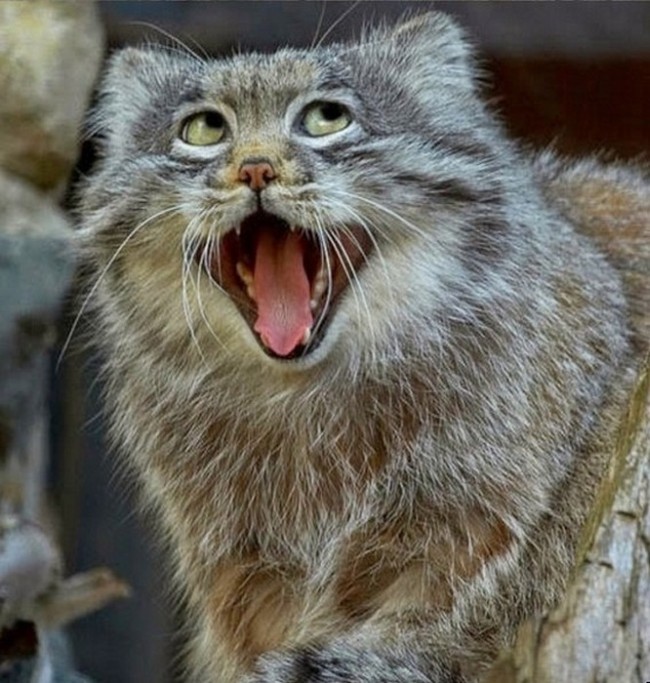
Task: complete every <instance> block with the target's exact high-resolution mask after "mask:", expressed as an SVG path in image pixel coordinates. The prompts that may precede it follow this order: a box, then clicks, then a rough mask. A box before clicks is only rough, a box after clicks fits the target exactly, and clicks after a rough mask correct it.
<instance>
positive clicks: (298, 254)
mask: <svg viewBox="0 0 650 683" xmlns="http://www.w3.org/2000/svg"><path fill="white" fill-rule="evenodd" d="M371 250H372V237H371V236H370V235H369V234H368V233H367V231H366V230H365V229H363V228H361V227H359V226H355V225H346V226H344V227H341V228H337V229H334V230H332V229H328V230H317V229H315V228H313V227H309V226H297V225H290V224H289V223H287V222H286V221H285V220H284V219H282V218H280V217H278V216H275V215H274V214H271V213H268V212H266V211H263V210H258V211H255V212H254V213H252V214H250V215H249V216H248V217H246V218H245V219H244V220H243V221H242V222H241V223H240V224H239V225H238V226H236V227H233V228H232V229H231V230H229V231H228V232H226V233H225V234H224V235H223V236H222V237H221V239H220V240H219V241H214V240H208V241H206V242H204V243H203V244H202V245H200V246H199V248H198V249H197V251H196V254H195V259H196V261H197V263H198V264H199V266H200V267H202V268H203V269H204V270H205V271H206V272H207V274H208V275H209V277H210V279H211V281H212V282H213V283H214V284H215V286H217V287H219V288H220V289H221V290H222V291H223V292H225V293H226V294H227V295H228V296H229V297H230V299H231V300H232V301H233V302H234V304H235V305H236V307H237V309H238V310H239V312H240V314H241V316H242V317H243V318H244V320H245V321H246V322H247V323H248V325H249V326H250V328H251V330H252V331H253V334H254V335H255V338H256V339H257V341H258V343H259V344H260V347H261V348H262V350H263V351H264V352H265V353H266V354H267V355H268V356H270V357H272V358H276V359H279V360H283V361H288V360H294V359H297V358H304V357H305V356H307V355H309V354H310V353H312V352H313V351H314V350H315V349H316V348H317V347H318V346H319V345H320V343H321V342H322V340H323V338H324V336H325V335H326V334H327V329H328V327H329V324H330V321H331V320H332V317H333V315H334V312H335V310H336V307H337V305H338V302H339V301H340V299H341V298H342V297H343V296H344V294H345V292H346V290H347V289H348V287H350V284H351V282H353V281H354V280H355V279H356V277H357V273H358V271H359V269H360V268H362V267H363V265H364V264H365V262H366V261H367V259H368V257H369V254H370V252H371ZM353 286H358V284H353Z"/></svg>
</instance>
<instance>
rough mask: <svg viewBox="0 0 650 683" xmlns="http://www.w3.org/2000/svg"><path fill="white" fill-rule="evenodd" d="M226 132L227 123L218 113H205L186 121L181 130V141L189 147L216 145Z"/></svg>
mask: <svg viewBox="0 0 650 683" xmlns="http://www.w3.org/2000/svg"><path fill="white" fill-rule="evenodd" d="M225 132H226V122H225V121H224V119H223V116H221V114H219V113H218V112H216V111H204V112H201V113H199V114H193V115H192V116H189V117H188V118H187V119H185V123H184V124H183V128H182V129H181V140H182V141H183V142H186V143H187V144H188V145H197V146H202V147H204V146H206V145H214V144H216V143H217V142H219V141H220V140H221V138H222V137H223V136H224V133H225Z"/></svg>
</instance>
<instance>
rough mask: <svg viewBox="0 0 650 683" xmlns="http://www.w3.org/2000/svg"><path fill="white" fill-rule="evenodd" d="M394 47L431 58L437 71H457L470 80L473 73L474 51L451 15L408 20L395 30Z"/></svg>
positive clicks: (423, 15) (430, 14) (420, 15)
mask: <svg viewBox="0 0 650 683" xmlns="http://www.w3.org/2000/svg"><path fill="white" fill-rule="evenodd" d="M391 39H392V41H393V42H394V43H395V45H396V46H397V47H398V48H400V49H404V50H409V51H411V52H414V53H416V54H417V55H419V56H424V57H429V58H430V59H431V63H433V64H436V65H437V66H438V67H440V66H446V67H454V68H455V69H457V70H458V74H457V75H460V73H461V70H465V71H466V73H467V76H468V77H471V76H472V72H473V70H474V65H473V61H474V59H473V50H472V47H471V44H470V43H469V41H468V40H467V37H466V35H465V32H464V31H463V29H462V28H461V27H460V26H459V25H458V24H457V23H456V22H455V21H454V20H453V19H452V18H451V17H449V16H448V15H446V14H442V13H440V12H426V13H425V14H419V15H416V16H413V17H409V18H408V19H405V20H404V21H402V22H401V23H400V24H398V25H397V26H396V27H394V28H393V32H392V35H391Z"/></svg>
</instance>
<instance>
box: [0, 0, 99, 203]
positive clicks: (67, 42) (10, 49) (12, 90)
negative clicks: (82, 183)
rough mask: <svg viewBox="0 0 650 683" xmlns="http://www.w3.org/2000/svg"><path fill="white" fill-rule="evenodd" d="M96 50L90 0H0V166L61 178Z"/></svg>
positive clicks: (59, 181) (45, 183)
mask: <svg viewBox="0 0 650 683" xmlns="http://www.w3.org/2000/svg"><path fill="white" fill-rule="evenodd" d="M102 51H103V38H102V29H101V26H100V23H99V19H98V16H97V11H96V6H95V3H93V2H74V1H69V0H59V1H57V2H51V0H23V1H22V2H0V93H2V97H0V167H4V168H5V169H7V170H9V171H11V172H12V173H15V174H16V175H19V176H22V177H23V178H27V179H29V180H31V181H32V182H33V183H34V184H35V185H37V186H38V187H41V188H43V189H47V190H60V189H61V188H62V187H63V186H64V184H65V182H66V180H67V177H68V174H69V172H70V170H71V168H72V166H73V164H74V163H75V161H76V159H77V154H78V134H79V129H80V126H81V122H82V119H83V115H84V111H85V109H86V107H87V104H88V99H89V97H90V92H91V88H92V86H93V82H94V79H95V77H96V74H97V71H98V68H99V64H100V61H101V57H102Z"/></svg>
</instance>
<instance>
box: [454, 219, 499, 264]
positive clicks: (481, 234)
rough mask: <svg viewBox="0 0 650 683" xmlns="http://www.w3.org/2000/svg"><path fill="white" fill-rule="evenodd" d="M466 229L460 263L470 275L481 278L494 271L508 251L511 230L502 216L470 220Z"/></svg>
mask: <svg viewBox="0 0 650 683" xmlns="http://www.w3.org/2000/svg"><path fill="white" fill-rule="evenodd" d="M470 221H471V222H470V224H469V225H468V226H467V227H466V230H465V235H464V240H463V246H462V251H461V262H462V263H463V265H464V266H465V268H466V269H467V270H468V271H469V272H470V273H472V274H474V275H478V276H482V275H484V273H485V271H486V270H494V269H495V268H496V267H497V266H498V264H499V263H500V262H501V261H502V260H503V259H504V257H505V256H506V255H507V254H508V252H509V251H510V239H509V238H510V232H511V228H510V225H509V224H508V222H507V221H506V219H505V217H503V216H481V215H478V216H477V217H476V218H474V219H470Z"/></svg>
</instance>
